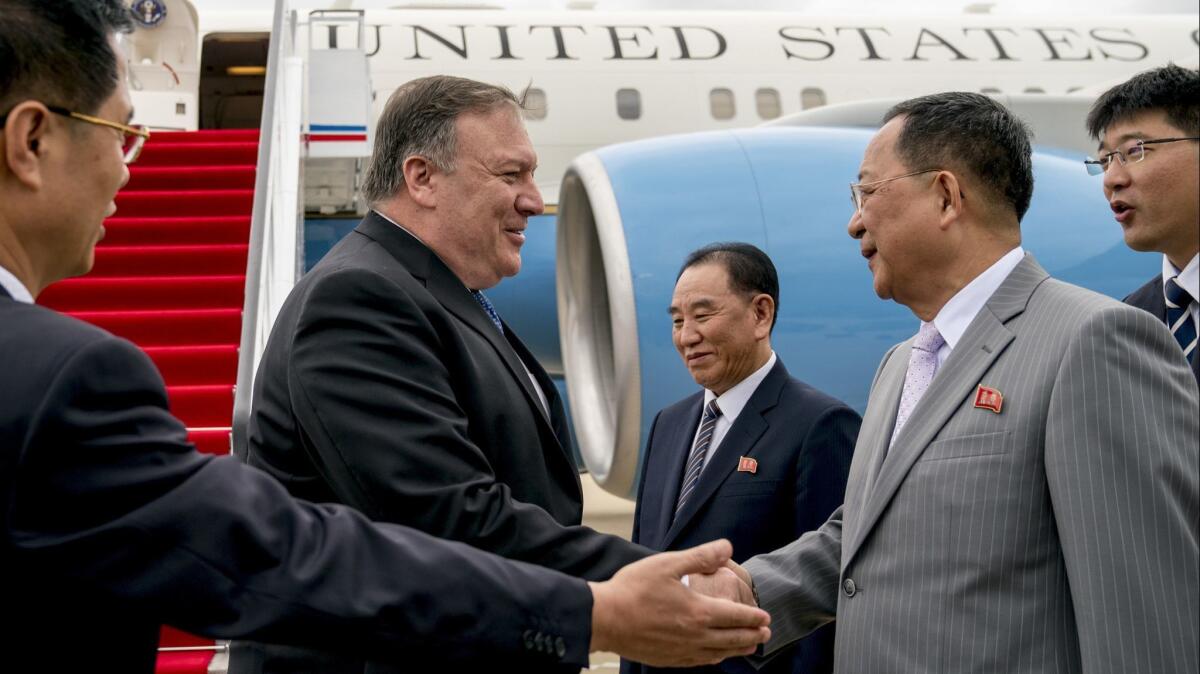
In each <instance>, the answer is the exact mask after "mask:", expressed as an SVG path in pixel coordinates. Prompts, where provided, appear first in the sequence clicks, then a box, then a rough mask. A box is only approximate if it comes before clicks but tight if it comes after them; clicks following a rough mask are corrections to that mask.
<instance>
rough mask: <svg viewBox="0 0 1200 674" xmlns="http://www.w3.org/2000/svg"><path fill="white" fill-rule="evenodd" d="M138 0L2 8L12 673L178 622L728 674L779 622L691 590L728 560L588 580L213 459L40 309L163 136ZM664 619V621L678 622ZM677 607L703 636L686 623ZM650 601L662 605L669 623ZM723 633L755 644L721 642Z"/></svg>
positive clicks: (58, 318) (0, 509)
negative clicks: (133, 77) (724, 664)
mask: <svg viewBox="0 0 1200 674" xmlns="http://www.w3.org/2000/svg"><path fill="white" fill-rule="evenodd" d="M126 12H127V8H126V7H125V6H124V5H123V4H122V3H120V2H119V1H118V0H105V1H98V0H0V16H3V17H4V18H3V21H0V521H2V522H3V529H0V531H2V538H0V606H3V608H4V611H5V614H6V615H7V616H9V617H10V618H11V619H10V620H8V621H7V622H6V625H5V628H4V630H3V631H0V649H2V650H3V651H4V654H5V655H4V661H3V662H4V669H5V671H8V670H12V671H48V670H53V671H91V670H97V669H102V670H104V671H117V672H150V671H153V669H154V659H155V645H156V643H157V638H158V626H159V625H160V624H161V623H164V622H166V623H169V624H172V625H175V626H178V627H181V628H184V629H187V630H190V631H193V632H197V633H201V634H205V635H208V636H212V637H218V638H230V637H256V638H260V639H265V640H272V641H275V640H278V641H282V642H288V643H308V644H322V645H325V646H327V647H330V648H341V649H346V650H347V651H350V652H361V653H367V654H370V655H371V656H373V657H378V658H381V659H387V660H392V661H396V662H403V663H405V664H406V665H407V666H410V667H412V668H414V669H416V670H421V669H433V668H437V669H447V668H449V669H451V670H467V669H471V668H479V667H484V666H487V665H489V664H491V663H494V662H495V661H496V660H497V659H503V660H504V661H508V662H513V663H516V665H517V666H518V667H520V668H522V669H523V670H531V669H532V670H553V671H569V670H571V669H575V670H578V668H579V667H580V666H581V665H584V664H586V662H587V653H588V651H589V649H592V650H615V651H617V652H628V653H630V654H635V655H634V657H643V658H648V659H652V660H662V661H666V662H670V661H676V662H678V663H682V662H689V661H690V662H695V661H709V662H712V661H717V660H719V659H720V658H722V657H725V656H728V655H731V654H735V653H739V652H744V651H745V650H746V649H747V648H748V647H751V645H752V644H753V643H755V642H757V641H760V640H761V639H762V638H764V637H765V635H766V630H765V628H759V629H755V628H754V626H755V625H761V624H763V623H765V621H766V616H765V614H746V613H740V612H738V613H735V612H733V611H732V608H733V607H730V606H729V605H728V604H725V603H718V604H709V603H705V602H704V601H703V598H700V597H698V596H697V595H695V594H694V593H692V592H689V591H686V590H684V588H683V587H682V585H681V584H680V583H678V582H672V577H674V579H676V580H677V579H678V578H679V576H680V575H681V574H685V573H689V572H691V571H693V570H697V569H702V570H708V571H713V570H715V569H716V568H718V567H719V566H720V564H721V563H722V562H723V561H724V559H725V558H727V557H728V555H729V549H728V544H727V543H723V544H717V545H714V546H712V547H711V548H708V549H704V550H692V551H689V552H688V553H686V554H682V555H677V556H675V557H667V556H656V557H654V558H651V559H647V560H643V561H641V562H638V563H637V564H634V565H632V566H630V567H628V568H626V569H622V570H621V571H620V572H619V573H618V574H617V575H616V576H615V577H614V578H613V579H612V580H611V581H607V582H601V583H592V584H591V586H590V587H589V584H587V583H584V582H583V581H581V580H578V579H574V578H570V577H568V576H566V575H563V574H560V573H556V572H554V571H550V570H547V569H543V568H538V567H534V566H531V565H526V564H521V563H519V562H512V561H508V560H504V559H501V558H499V557H496V556H494V555H490V554H488V553H485V552H481V551H478V550H475V549H472V548H470V547H468V546H465V545H461V544H457V543H450V542H446V541H442V540H438V539H436V538H433V537H431V536H428V535H425V534H422V533H420V532H417V531H413V530H411V529H408V528H405V527H401V526H396V525H388V524H380V525H373V524H371V523H370V522H368V521H367V519H366V518H364V517H363V516H362V515H361V514H360V513H357V512H355V511H353V510H352V509H350V508H346V507H342V506H319V505H313V504H311V503H305V502H302V501H297V500H293V499H292V498H290V497H289V496H288V495H287V494H286V492H285V491H284V490H283V489H282V488H281V487H280V486H279V485H278V483H276V482H275V481H274V480H272V479H271V478H270V477H268V476H266V475H264V474H263V473H261V472H260V471H256V470H253V469H250V468H247V467H245V466H243V465H241V464H239V463H237V462H236V461H234V460H233V459H231V458H214V457H211V456H203V455H200V454H199V453H197V452H196V451H195V448H194V447H192V446H191V445H190V444H189V443H188V442H187V438H186V430H185V429H184V427H183V425H182V424H181V423H180V422H179V421H178V420H176V419H175V418H173V417H172V416H171V415H170V413H169V412H168V411H167V400H166V392H165V390H164V387H163V383H162V379H161V378H160V377H159V375H158V373H157V371H156V370H155V369H154V366H153V364H152V363H151V362H150V360H149V359H148V358H147V357H146V355H145V354H143V353H142V352H141V351H139V350H138V349H137V348H136V347H135V346H133V345H132V344H130V343H129V342H127V341H125V340H123V339H119V338H117V337H114V336H113V335H111V334H109V333H107V332H105V331H103V330H101V329H99V328H96V327H94V326H91V325H87V324H85V323H82V322H80V321H77V320H75V319H72V318H69V317H67V316H63V315H61V314H58V313H55V312H53V311H50V310H48V309H45V308H43V307H39V306H37V305H35V304H33V299H34V298H35V297H37V296H38V295H39V294H40V293H41V291H42V290H43V289H45V287H46V286H48V285H49V284H51V283H53V282H55V281H57V280H59V279H62V278H64V277H67V276H71V275H76V274H82V273H85V272H87V271H88V270H89V269H90V268H91V266H92V261H93V247H94V246H95V243H96V241H97V240H98V239H99V238H101V237H102V236H103V234H104V228H103V226H102V224H101V223H102V220H103V218H104V217H105V216H107V215H111V214H112V213H113V212H114V210H115V205H114V203H113V197H114V195H115V194H116V192H117V190H118V189H119V188H120V187H121V186H122V185H123V184H125V182H126V181H127V180H128V178H129V172H128V169H127V167H126V163H127V162H130V161H132V160H133V159H134V158H136V150H137V149H138V147H140V145H139V143H140V140H139V139H140V138H143V137H144V135H145V132H144V131H143V130H141V129H136V128H134V127H130V126H128V121H129V119H130V118H131V117H132V112H133V110H132V106H131V103H130V98H129V92H128V89H127V87H126V84H125V78H124V75H125V72H124V57H123V55H122V54H121V50H120V47H119V46H118V45H117V43H116V39H115V33H116V31H119V30H123V29H125V28H127V26H128V18H127V14H126ZM656 604H657V606H656ZM672 604H674V605H675V606H676V607H677V608H679V609H680V610H683V611H684V612H685V613H686V614H687V616H688V620H687V621H686V622H688V623H689V624H688V625H687V626H686V627H685V628H684V629H677V628H676V627H672V623H674V622H676V621H675V620H673V619H670V620H668V619H666V618H656V617H655V616H656V615H662V614H663V613H666V614H668V615H669V613H670V609H669V606H670V605H672ZM647 607H649V609H650V610H647ZM721 626H731V627H744V628H745V627H748V628H749V629H727V630H720V629H714V628H719V627H721Z"/></svg>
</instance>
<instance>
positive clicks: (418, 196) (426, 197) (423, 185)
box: [400, 155, 441, 208]
mask: <svg viewBox="0 0 1200 674" xmlns="http://www.w3.org/2000/svg"><path fill="white" fill-rule="evenodd" d="M400 170H401V172H402V173H403V174H404V189H406V190H408V196H410V197H411V198H412V200H413V201H415V202H416V203H417V205H419V206H422V207H424V208H436V207H437V190H436V187H437V185H436V180H435V178H436V176H437V175H438V174H440V173H441V172H440V171H438V169H437V167H436V166H434V165H433V162H431V161H429V159H428V158H427V157H422V156H420V155H413V156H411V157H409V158H407V159H405V160H404V165H403V166H401V168H400Z"/></svg>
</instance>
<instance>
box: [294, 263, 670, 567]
mask: <svg viewBox="0 0 1200 674" xmlns="http://www.w3.org/2000/svg"><path fill="white" fill-rule="evenodd" d="M443 338H444V335H440V334H439V333H438V331H437V330H436V329H435V328H434V326H433V325H431V323H430V319H429V318H428V317H427V316H426V314H425V313H424V312H423V311H422V309H421V307H420V306H419V305H418V303H417V300H415V299H414V298H412V297H410V296H409V295H408V294H407V293H406V291H405V289H404V288H402V287H401V286H399V285H397V284H395V283H394V282H392V281H390V280H389V279H386V278H384V277H383V276H380V275H378V274H375V273H373V272H370V271H364V270H357V269H356V270H342V271H338V272H336V273H332V274H329V275H328V276H326V277H324V278H322V279H319V281H318V282H317V283H315V284H314V285H313V287H312V288H310V290H309V294H308V296H307V297H306V298H305V305H304V310H303V314H302V315H301V317H300V320H299V322H298V324H297V327H296V334H295V335H294V342H293V347H292V355H291V361H290V363H289V373H288V377H289V380H288V385H289V389H290V395H291V397H292V405H293V408H294V409H295V410H296V411H297V416H298V419H299V422H300V423H301V424H302V426H303V427H304V430H305V435H306V437H307V440H308V442H310V443H311V447H309V448H308V450H309V452H310V453H311V455H312V456H313V457H314V461H316V462H317V463H318V464H319V465H320V468H321V471H322V473H323V475H324V476H325V478H326V479H327V480H328V481H329V482H330V484H331V485H332V486H333V488H334V490H335V491H336V492H337V493H338V495H339V496H340V497H341V498H343V499H344V500H345V502H346V503H348V504H351V505H353V506H354V507H356V508H358V509H359V510H361V511H363V512H364V513H366V514H367V515H368V516H369V517H370V518H371V519H373V520H377V521H378V520H383V521H389V522H397V523H400V524H406V525H409V526H414V527H417V528H420V529H421V530H423V531H426V532H428V533H431V534H433V535H435V536H438V537H442V538H449V539H452V540H458V541H462V542H465V543H469V544H471V545H473V546H475V547H478V548H481V549H484V550H489V551H491V552H495V553H497V554H500V555H502V556H504V557H509V558H512V559H519V560H522V561H527V562H532V563H535V564H539V565H542V566H547V567H550V568H553V569H557V570H559V571H563V572H565V573H569V574H571V575H574V576H579V577H582V578H586V579H588V580H603V579H606V578H608V577H609V576H611V575H612V574H613V573H614V572H616V571H617V570H618V569H619V568H620V567H622V566H624V565H625V564H627V563H629V562H632V561H635V560H637V559H640V558H642V557H644V556H646V555H647V554H648V551H647V550H645V549H644V548H641V547H640V546H636V545H633V544H631V543H629V542H628V541H624V540H621V539H619V538H616V537H613V536H607V535H604V534H599V533H597V532H595V531H593V530H592V529H590V528H587V527H582V526H563V525H561V524H559V523H558V522H557V521H555V520H554V518H553V517H551V516H550V514H549V513H547V512H546V511H545V510H543V509H542V508H540V507H538V506H535V505H532V504H528V503H523V502H520V501H518V500H516V499H514V498H513V496H512V494H511V493H510V491H509V488H508V486H506V485H505V484H503V483H501V482H499V481H498V480H497V479H496V476H495V473H494V471H493V469H492V467H491V465H490V464H489V461H488V459H487V456H486V455H485V453H484V452H483V451H482V450H481V448H480V447H479V446H477V445H476V444H475V443H474V442H473V441H472V439H471V437H470V435H469V433H468V420H467V415H466V414H465V412H464V411H463V409H462V407H461V406H460V405H459V403H458V400H457V398H456V396H455V391H454V389H453V384H452V383H453V381H454V380H455V374H454V372H453V371H451V369H450V368H448V367H447V365H446V364H445V363H444V362H443V361H444V359H445V357H444V345H443V344H442V343H441V340H442V339H443ZM467 366H469V365H466V364H464V367H467ZM492 441H493V442H496V443H504V442H506V438H504V437H497V438H494V439H492Z"/></svg>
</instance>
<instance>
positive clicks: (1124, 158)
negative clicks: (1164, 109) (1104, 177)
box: [1083, 136, 1200, 176]
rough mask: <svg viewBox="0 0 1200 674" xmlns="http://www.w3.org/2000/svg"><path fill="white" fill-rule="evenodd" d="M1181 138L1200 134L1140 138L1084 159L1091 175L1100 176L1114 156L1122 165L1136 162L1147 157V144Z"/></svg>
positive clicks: (1194, 138)
mask: <svg viewBox="0 0 1200 674" xmlns="http://www.w3.org/2000/svg"><path fill="white" fill-rule="evenodd" d="M1181 140H1200V136H1190V137H1188V138H1155V139H1153V140H1139V141H1137V142H1136V143H1134V144H1133V145H1130V146H1129V147H1127V148H1125V149H1124V150H1123V151H1122V150H1113V151H1112V152H1109V153H1108V154H1106V155H1103V156H1101V157H1100V158H1099V159H1093V158H1092V157H1088V158H1087V159H1085V160H1084V161H1083V163H1084V166H1086V167H1087V172H1088V173H1089V174H1091V175H1094V176H1098V175H1101V174H1103V173H1104V172H1105V171H1107V170H1108V167H1109V166H1112V160H1113V158H1116V160H1117V161H1119V162H1121V166H1125V165H1126V164H1136V163H1138V162H1140V161H1143V160H1144V159H1145V158H1146V148H1145V146H1146V145H1153V144H1155V143H1174V142H1177V141H1181Z"/></svg>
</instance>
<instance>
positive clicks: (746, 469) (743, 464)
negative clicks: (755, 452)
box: [738, 456, 758, 474]
mask: <svg viewBox="0 0 1200 674" xmlns="http://www.w3.org/2000/svg"><path fill="white" fill-rule="evenodd" d="M738 472H739V473H751V474H753V473H757V472H758V461H757V460H756V459H751V458H750V457H748V456H743V457H742V458H740V459H738Z"/></svg>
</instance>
